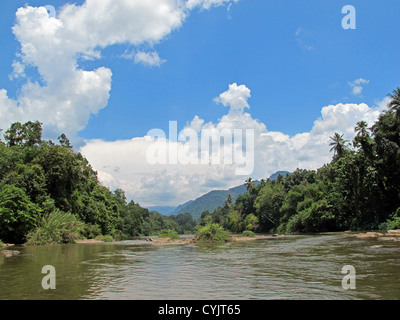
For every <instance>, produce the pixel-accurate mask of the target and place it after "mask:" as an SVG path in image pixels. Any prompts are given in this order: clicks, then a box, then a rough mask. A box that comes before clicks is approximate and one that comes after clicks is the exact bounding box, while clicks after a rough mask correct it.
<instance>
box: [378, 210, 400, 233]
mask: <svg viewBox="0 0 400 320" xmlns="http://www.w3.org/2000/svg"><path fill="white" fill-rule="evenodd" d="M379 229H381V230H394V229H400V208H398V209H397V210H396V212H395V213H394V214H393V215H392V217H391V218H390V219H388V220H387V221H385V222H383V223H381V224H380V225H379Z"/></svg>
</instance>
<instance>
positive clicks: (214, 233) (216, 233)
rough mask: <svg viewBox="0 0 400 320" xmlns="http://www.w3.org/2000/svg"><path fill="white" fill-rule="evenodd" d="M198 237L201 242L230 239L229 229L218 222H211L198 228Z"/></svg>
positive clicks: (196, 233) (196, 231) (196, 232)
mask: <svg viewBox="0 0 400 320" xmlns="http://www.w3.org/2000/svg"><path fill="white" fill-rule="evenodd" d="M195 235H196V239H197V240H198V241H200V242H223V241H226V240H228V231H226V230H224V228H222V227H221V226H220V225H219V224H218V223H209V224H207V225H205V226H204V227H199V228H196V230H195Z"/></svg>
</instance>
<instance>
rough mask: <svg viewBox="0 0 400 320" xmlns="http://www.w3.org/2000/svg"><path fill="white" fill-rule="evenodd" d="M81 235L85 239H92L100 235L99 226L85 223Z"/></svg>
mask: <svg viewBox="0 0 400 320" xmlns="http://www.w3.org/2000/svg"><path fill="white" fill-rule="evenodd" d="M82 235H83V236H84V237H85V238H86V239H94V238H96V237H97V236H100V235H101V228H100V226H99V225H98V224H91V223H86V224H85V225H84V226H83V231H82Z"/></svg>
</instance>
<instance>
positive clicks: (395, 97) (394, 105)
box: [388, 87, 400, 118]
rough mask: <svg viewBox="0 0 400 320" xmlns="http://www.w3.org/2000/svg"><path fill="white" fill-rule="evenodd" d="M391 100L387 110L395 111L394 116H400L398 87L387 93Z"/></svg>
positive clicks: (399, 92)
mask: <svg viewBox="0 0 400 320" xmlns="http://www.w3.org/2000/svg"><path fill="white" fill-rule="evenodd" d="M389 97H390V98H392V101H390V102H389V104H388V107H389V111H391V112H396V117H397V118H400V87H399V88H397V89H395V90H393V93H391V94H389Z"/></svg>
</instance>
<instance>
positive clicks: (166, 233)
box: [158, 229, 180, 239]
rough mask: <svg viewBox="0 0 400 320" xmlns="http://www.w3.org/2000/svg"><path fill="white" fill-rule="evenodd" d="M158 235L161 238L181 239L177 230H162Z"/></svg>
mask: <svg viewBox="0 0 400 320" xmlns="http://www.w3.org/2000/svg"><path fill="white" fill-rule="evenodd" d="M158 236H159V237H160V238H170V239H180V237H179V235H178V233H177V232H176V231H175V230H171V229H164V230H161V231H160V234H159V235H158Z"/></svg>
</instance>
